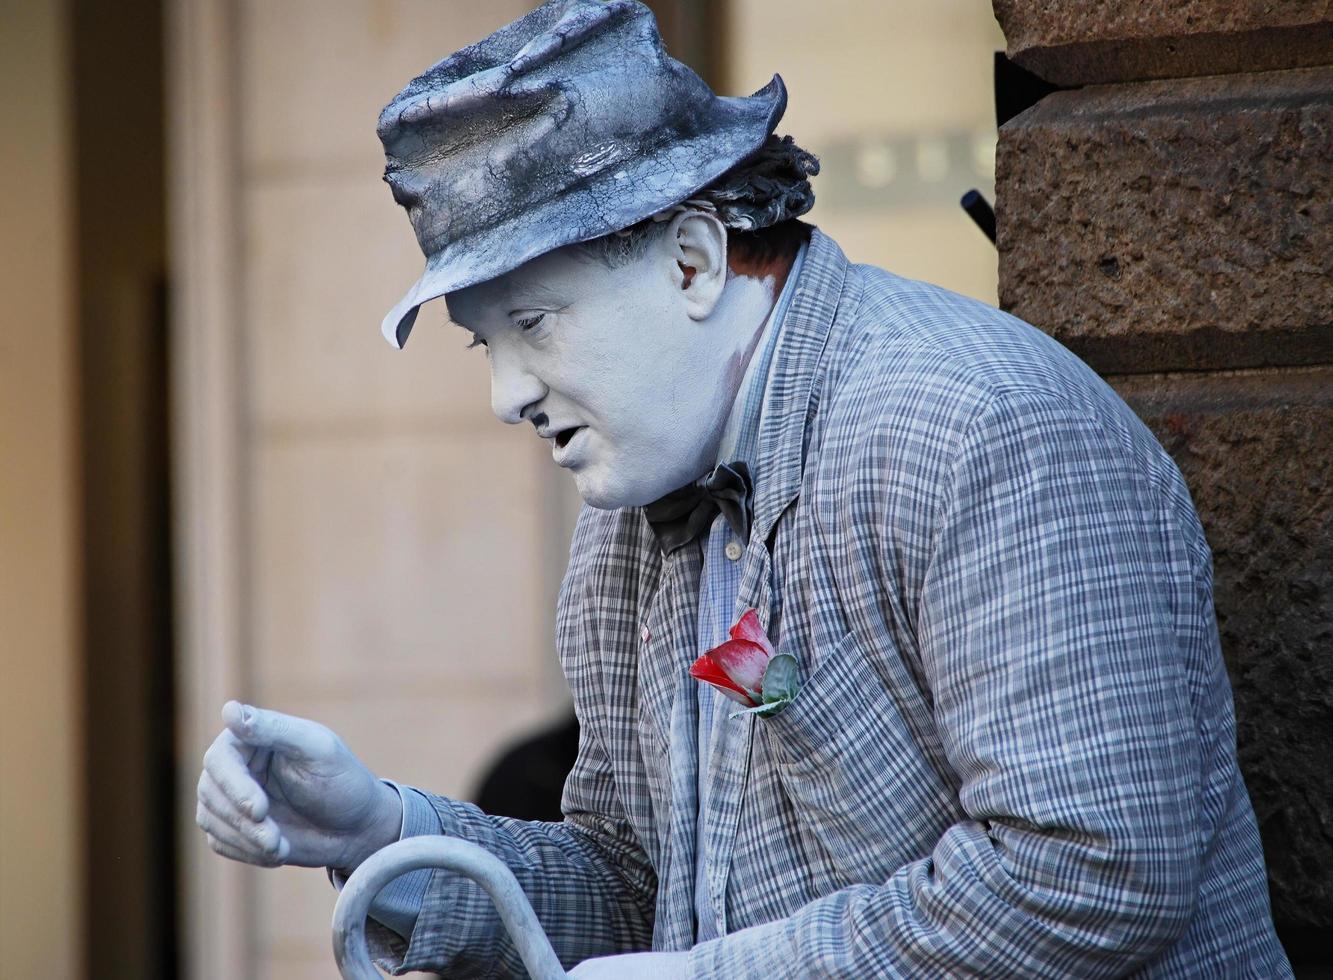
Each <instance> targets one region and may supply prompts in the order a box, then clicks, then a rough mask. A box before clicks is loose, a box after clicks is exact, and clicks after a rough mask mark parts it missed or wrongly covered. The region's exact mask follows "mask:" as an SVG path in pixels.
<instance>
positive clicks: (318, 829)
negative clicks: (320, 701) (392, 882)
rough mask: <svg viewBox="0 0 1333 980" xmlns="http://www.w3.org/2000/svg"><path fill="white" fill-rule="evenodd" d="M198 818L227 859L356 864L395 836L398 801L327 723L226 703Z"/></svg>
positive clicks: (202, 780) (207, 762)
mask: <svg viewBox="0 0 1333 980" xmlns="http://www.w3.org/2000/svg"><path fill="white" fill-rule="evenodd" d="M222 720H223V721H224V722H225V723H226V728H224V729H223V731H222V732H221V733H220V734H219V735H218V737H217V738H216V739H214V740H213V744H212V745H211V746H209V748H208V751H207V752H205V753H204V767H203V772H202V773H201V774H200V776H199V786H198V807H197V810H196V813H195V820H196V822H197V823H198V824H199V827H200V829H201V830H203V831H204V833H205V835H206V836H207V838H208V843H209V846H210V847H212V848H213V850H214V851H216V852H217V853H218V854H221V855H222V856H223V857H228V858H231V859H232V860H235V861H244V862H245V863H247V864H254V865H258V866H260V867H277V866H279V865H283V864H294V865H299V866H302V867H310V868H318V867H330V868H338V869H340V870H342V871H349V872H350V871H352V870H353V869H355V868H356V867H357V866H358V865H359V864H360V863H361V862H362V861H364V860H365V859H366V858H367V857H369V856H370V855H371V854H373V853H375V851H377V850H379V849H380V848H381V847H384V846H385V845H386V844H389V843H391V842H393V841H395V840H397V839H398V833H399V829H400V827H401V824H402V803H401V801H400V800H399V798H398V793H397V792H396V791H395V790H394V789H393V787H392V786H389V785H386V784H385V783H382V782H380V780H379V779H377V778H376V777H375V775H374V773H372V772H371V771H370V770H369V769H367V768H366V767H365V765H363V764H362V762H361V760H359V759H358V758H357V757H356V756H355V755H354V754H353V753H352V751H351V750H350V749H349V748H347V746H346V745H344V744H343V741H342V739H341V738H339V737H338V736H337V734H335V733H334V732H333V731H332V730H330V729H329V728H326V727H325V726H324V725H321V724H319V723H318V722H315V721H310V720H308V719H305V718H297V717H294V716H292V715H284V714H282V713H280V712H277V711H267V710H265V709H263V708H255V707H251V706H249V705H243V704H241V703H239V702H237V701H228V702H227V704H226V705H225V706H224V707H223V709H222Z"/></svg>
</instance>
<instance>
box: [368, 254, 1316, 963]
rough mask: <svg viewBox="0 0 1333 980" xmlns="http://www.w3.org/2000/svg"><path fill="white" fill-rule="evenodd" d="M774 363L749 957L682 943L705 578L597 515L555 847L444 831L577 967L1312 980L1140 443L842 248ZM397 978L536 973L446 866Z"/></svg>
mask: <svg viewBox="0 0 1333 980" xmlns="http://www.w3.org/2000/svg"><path fill="white" fill-rule="evenodd" d="M777 343H778V347H777V350H776V353H775V355H774V356H775V359H776V363H775V365H774V369H773V373H772V375H771V380H770V383H769V387H768V391H767V394H766V396H765V408H764V414H763V421H762V423H761V430H760V449H759V453H758V460H757V463H756V466H755V468H754V469H755V473H754V476H755V483H756V498H755V513H754V521H753V532H752V534H751V538H750V542H749V547H748V550H747V551H746V553H745V555H744V557H743V558H742V562H743V571H742V576H741V587H740V596H739V599H738V601H737V605H736V612H737V614H738V615H739V613H740V612H741V611H742V610H744V609H745V608H747V607H750V606H753V607H755V608H756V609H758V611H759V617H760V619H761V621H762V622H763V623H764V625H765V626H766V627H767V629H768V631H769V635H770V636H771V637H772V638H773V639H774V642H775V644H776V646H777V649H778V650H780V651H783V652H786V653H791V654H794V655H795V656H796V658H797V659H798V661H799V662H800V664H801V671H802V684H801V689H800V693H799V694H798V696H797V698H796V699H795V701H794V702H793V703H792V704H791V705H789V706H788V707H787V708H786V709H784V710H783V711H781V712H780V713H778V714H777V715H775V716H773V717H770V718H756V717H754V716H745V717H739V718H736V719H734V720H732V722H731V724H734V725H736V726H737V728H738V733H737V735H738V737H736V738H733V739H729V743H730V750H729V751H728V752H727V753H726V754H725V756H724V757H720V758H719V757H714V758H711V759H708V760H704V762H703V765H704V766H705V767H706V770H705V772H706V778H707V779H708V780H709V781H710V782H709V789H710V792H709V809H710V812H709V813H708V814H706V815H705V816H706V819H705V820H704V821H703V824H704V826H705V827H706V828H707V830H706V832H707V833H708V834H709V835H710V837H711V839H710V841H709V842H708V843H709V848H708V852H709V853H710V854H712V855H716V856H717V859H716V860H715V861H713V862H712V865H711V866H710V867H709V868H708V869H707V876H706V881H707V886H708V887H709V888H710V890H711V898H712V904H713V906H714V907H715V908H716V909H717V910H719V914H720V915H721V917H722V921H723V926H724V931H725V933H726V934H725V935H724V936H723V937H722V938H720V939H715V940H712V941H709V942H706V943H702V944H699V945H698V946H694V943H693V941H694V936H695V921H694V910H695V907H696V906H695V900H694V888H695V874H694V870H695V869H694V855H695V850H696V840H695V836H696V828H697V826H698V821H697V805H698V804H697V796H698V777H699V770H698V767H699V766H700V764H701V762H700V760H699V759H698V758H697V742H696V714H697V710H698V703H697V698H696V697H695V689H694V685H695V684H696V682H695V681H694V680H692V679H691V678H690V677H689V676H688V674H687V673H686V669H687V667H688V666H689V664H690V661H691V660H692V659H693V656H694V653H695V642H696V639H697V632H696V616H697V614H698V606H699V602H698V581H699V569H700V555H699V551H698V549H697V548H693V547H687V548H684V549H681V550H680V551H678V552H676V553H674V554H673V555H672V556H670V557H669V558H666V559H664V558H663V557H662V555H661V553H660V552H659V550H658V548H657V545H656V543H655V541H654V538H653V535H652V533H651V531H650V530H649V528H648V526H647V524H646V523H645V521H644V518H643V515H642V513H641V512H640V511H639V510H638V509H626V510H619V511H596V510H590V509H588V510H585V511H584V513H583V515H582V517H581V518H580V520H579V524H578V528H577V531H576V532H575V536H574V541H573V546H572V550H571V555H570V563H569V571H568V574H567V576H566V578H565V581H564V585H563V588H562V591H561V596H560V604H559V614H558V622H557V633H558V636H557V639H558V645H559V652H560V657H561V662H562V664H563V666H564V670H565V673H566V676H567V677H568V680H569V684H570V687H571V688H572V690H573V695H574V705H575V708H576V710H577V713H578V715H579V720H580V722H581V723H582V731H583V734H582V741H581V745H580V749H579V756H578V762H577V764H576V765H575V767H574V771H573V772H572V774H571V775H570V777H569V780H568V783H567V784H566V787H565V795H564V810H565V813H566V817H565V820H564V821H563V822H562V823H523V822H518V821H513V820H508V819H504V818H493V817H488V816H486V815H484V814H482V813H481V812H480V811H479V810H477V809H476V808H475V807H473V806H471V805H468V804H463V803H458V802H454V801H450V800H446V799H442V798H438V797H436V798H433V803H434V805H435V807H436V809H437V811H438V813H439V816H440V820H441V823H442V825H443V827H444V828H445V830H446V832H449V833H453V834H457V835H459V836H462V837H465V838H468V839H470V840H473V841H475V842H477V843H480V844H481V845H483V846H484V847H486V848H488V849H489V850H491V851H492V852H494V853H495V854H497V855H499V856H500V857H501V858H502V859H503V860H504V861H505V862H506V863H507V864H508V865H509V867H510V868H512V869H513V871H514V873H515V874H516V875H517V876H518V879H519V881H520V882H521V883H522V885H523V887H524V889H525V890H526V892H527V894H528V896H529V897H530V899H531V900H532V904H533V906H534V907H535V909H536V911H537V914H538V916H539V917H540V919H541V921H542V923H543V924H544V926H545V928H546V931H547V933H548V934H549V935H550V937H551V940H552V942H553V943H554V945H555V948H556V950H557V952H558V953H559V954H560V956H561V958H562V960H564V961H565V962H566V963H567V964H569V965H572V964H574V963H577V962H578V961H580V960H581V959H584V958H586V957H589V956H594V955H599V954H605V953H611V952H616V951H625V950H633V949H647V948H649V947H651V948H654V949H667V950H683V949H690V948H691V947H692V946H693V953H692V954H691V956H690V960H689V962H690V972H691V975H692V976H699V977H727V978H732V977H737V978H739V977H762V978H765V980H780V978H788V977H790V978H800V977H855V978H864V977H879V976H882V977H943V976H969V977H972V976H976V977H988V978H995V977H1078V978H1092V977H1110V976H1124V975H1134V976H1141V977H1200V976H1207V977H1221V976H1227V977H1285V976H1290V968H1289V967H1288V965H1287V961H1286V959H1285V957H1284V955H1283V952H1282V950H1281V947H1280V946H1279V945H1278V942H1277V940H1276V938H1275V936H1274V933H1273V927H1272V922H1271V918H1270V913H1269V905H1268V895H1267V888H1266V883H1265V875H1264V864H1263V856H1262V852H1261V850H1260V844H1259V837H1258V833H1257V831H1256V827H1255V820H1254V815H1253V812H1252V810H1251V806H1250V801H1249V797H1248V795H1247V794H1246V790H1245V786H1244V784H1243V782H1242V780H1241V775H1240V772H1239V770H1238V769H1237V765H1236V754H1235V732H1234V723H1233V716H1232V705H1231V694H1230V688H1229V686H1228V682H1227V676H1226V673H1225V670H1224V668H1223V663H1222V658H1221V655H1220V652H1219V648H1218V636H1217V630H1216V623H1215V618H1214V613H1213V606H1212V591H1211V589H1212V586H1211V562H1210V557H1209V552H1208V548H1207V545H1206V544H1205V542H1204V538H1203V534H1202V532H1201V529H1200V526H1199V522H1198V519H1197V518H1196V516H1195V512H1194V508H1193V506H1192V504H1191V502H1190V497H1189V494H1188V492H1187V490H1186V488H1185V486H1184V484H1183V482H1182V481H1181V477H1180V474H1179V473H1178V472H1177V470H1176V468H1175V466H1174V465H1173V464H1172V462H1171V460H1170V459H1169V458H1168V457H1167V455H1166V454H1165V453H1164V452H1163V451H1162V449H1161V447H1160V446H1159V445H1158V444H1157V442H1156V441H1155V440H1154V439H1153V437H1152V436H1151V434H1150V433H1149V432H1148V431H1147V430H1146V429H1145V428H1144V427H1143V425H1142V424H1141V423H1140V422H1139V421H1138V419H1137V418H1135V416H1134V415H1133V414H1132V413H1131V412H1130V411H1129V409H1128V408H1127V407H1126V406H1125V405H1124V404H1123V403H1122V402H1121V401H1120V400H1119V399H1118V398H1117V397H1116V396H1115V394H1114V393H1113V392H1112V391H1111V390H1110V389H1109V388H1108V387H1107V386H1106V385H1105V384H1103V383H1102V382H1101V381H1100V380H1099V379H1098V378H1097V377H1096V376H1095V375H1094V374H1093V373H1092V372H1091V371H1090V370H1089V369H1088V368H1087V367H1086V366H1084V365H1083V364H1082V363H1081V362H1079V361H1078V360H1077V359H1076V358H1074V357H1073V356H1072V355H1070V354H1069V353H1068V352H1067V351H1066V350H1065V349H1064V348H1062V347H1061V346H1060V345H1058V344H1057V343H1055V342H1054V341H1053V340H1051V339H1049V338H1048V337H1046V336H1045V335H1043V334H1042V333H1040V332H1038V331H1037V330H1034V329H1033V328H1031V327H1029V326H1027V325H1026V324H1024V323H1022V322H1020V321H1018V320H1015V319H1013V318H1012V317H1009V316H1007V315H1005V314H1003V313H1000V312H998V311H996V310H994V309H992V308H990V307H987V306H985V305H983V304H981V303H977V302H974V301H972V300H969V299H965V298H963V297H960V296H957V295H954V294H952V293H949V292H947V291H945V290H942V289H939V288H936V287H933V286H929V285H925V284H922V283H917V282H911V281H908V280H904V279H901V278H898V277H896V276H893V275H890V274H889V273H886V272H884V271H881V270H879V269H874V268H869V267H865V266H855V265H849V264H848V262H847V260H846V259H845V258H844V256H843V255H842V253H841V251H840V250H839V249H838V247H837V246H836V245H835V244H834V243H833V241H832V240H830V239H829V238H827V237H825V236H823V235H822V234H820V233H818V232H816V233H815V235H814V239H813V241H812V243H811V246H810V250H809V253H808V255H807V258H806V261H805V265H804V267H803V269H802V271H801V275H800V278H799V280H798V282H797V287H796V294H795V297H794V299H793V302H792V306H791V309H790V311H789V313H788V315H787V318H786V320H785V322H784V323H783V325H782V332H781V335H780V337H779V339H778V342H777ZM381 949H382V951H383V950H384V948H383V947H382V948H381ZM398 952H399V957H395V960H394V962H395V964H396V966H397V969H399V970H400V971H401V970H405V969H424V970H433V971H440V972H444V973H447V974H448V975H451V976H510V975H517V976H522V975H523V971H522V967H521V966H520V964H519V961H518V959H517V956H516V954H515V951H514V948H513V946H512V944H511V943H510V942H509V940H508V938H507V937H506V935H505V933H504V930H503V928H502V926H501V925H500V923H499V921H498V919H497V918H496V916H495V914H494V912H493V911H492V908H491V906H490V902H489V900H488V899H487V898H486V897H485V895H484V894H483V893H482V892H481V891H480V890H479V889H478V888H477V887H476V886H474V885H472V884H471V883H468V882H464V881H460V880H459V879H457V878H455V877H453V876H451V875H449V874H447V873H445V872H436V873H434V876H433V878H432V882H431V885H430V887H429V889H428V892H427V896H426V899H425V902H424V904H423V907H422V910H421V913H420V915H419V917H418V919H417V925H416V929H415V931H414V933H413V935H412V937H411V943H410V948H409V949H408V950H407V951H406V954H405V956H402V950H401V949H400V950H399V951H398ZM400 957H401V958H400Z"/></svg>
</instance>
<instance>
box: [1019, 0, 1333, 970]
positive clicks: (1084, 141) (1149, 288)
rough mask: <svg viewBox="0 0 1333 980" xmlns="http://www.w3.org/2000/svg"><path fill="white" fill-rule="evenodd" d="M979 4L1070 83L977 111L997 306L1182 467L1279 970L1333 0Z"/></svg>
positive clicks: (1323, 475)
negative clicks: (1016, 104)
mask: <svg viewBox="0 0 1333 980" xmlns="http://www.w3.org/2000/svg"><path fill="white" fill-rule="evenodd" d="M994 5H995V12H996V15H997V17H998V19H999V21H1000V26H1001V27H1002V28H1003V29H1004V32H1005V37H1006V38H1007V40H1008V46H1009V50H1008V54H1009V56H1010V58H1012V59H1013V60H1015V61H1016V62H1018V63H1019V64H1020V65H1022V66H1023V67H1025V68H1027V69H1028V70H1030V71H1034V72H1036V73H1037V74H1039V75H1041V76H1042V77H1044V78H1046V79H1047V80H1048V81H1051V82H1055V83H1058V84H1060V85H1064V86H1081V87H1074V88H1071V89H1070V90H1068V91H1062V92H1057V93H1055V94H1053V95H1050V96H1048V97H1047V98H1045V99H1043V100H1042V101H1041V102H1039V103H1038V104H1037V105H1036V106H1034V107H1033V108H1031V109H1029V110H1028V111H1027V112H1025V113H1023V114H1022V115H1020V116H1019V117H1017V118H1015V119H1014V120H1012V121H1011V122H1010V123H1008V124H1007V125H1005V126H1004V127H1003V128H1002V129H1001V131H1000V142H999V149H998V154H997V165H996V196H997V206H996V213H997V221H998V244H999V250H1000V302H1001V305H1002V306H1003V307H1004V308H1005V309H1007V310H1010V311H1011V312H1013V313H1015V314H1016V315H1018V316H1021V317H1023V318H1024V319H1026V320H1028V321H1029V322H1031V323H1034V324H1036V325H1037V326H1039V327H1041V328H1043V329H1044V330H1046V331H1048V332H1049V333H1051V334H1052V335H1054V336H1056V337H1057V338H1059V339H1060V340H1061V341H1062V342H1063V343H1065V344H1066V345H1067V346H1069V347H1070V348H1071V349H1072V350H1074V351H1075V352H1076V353H1077V354H1079V356H1081V357H1082V358H1083V359H1084V360H1086V361H1087V362H1088V363H1089V364H1091V365H1092V366H1093V367H1094V368H1095V369H1097V370H1098V371H1099V372H1101V373H1102V374H1103V375H1105V376H1106V377H1107V378H1108V380H1109V381H1110V382H1111V383H1112V385H1114V386H1115V387H1116V389H1117V390H1118V391H1119V392H1120V393H1121V394H1122V395H1123V396H1124V398H1125V399H1126V400H1127V401H1128V402H1129V404H1130V405H1132V406H1133V407H1134V408H1135V410H1136V411H1138V412H1139V414H1140V415H1141V416H1142V417H1143V418H1144V420H1145V421H1146V422H1147V423H1148V424H1149V426H1151V427H1152V429H1153V431H1154V432H1156V433H1157V436H1158V438H1159V439H1161V441H1162V444H1163V445H1164V446H1165V447H1166V448H1167V450H1168V451H1169V452H1170V453H1171V454H1172V456H1173V457H1174V458H1175V460H1176V462H1177V463H1178V464H1179V466H1180V468H1181V470H1182V472H1183V473H1184V475H1185V478H1186V480H1187V481H1188V483H1189V485H1190V489H1191V491H1192V493H1193V494H1194V499H1195V503H1196V505H1197V507H1198V509H1199V514H1200V517H1201V518H1202V520H1203V523H1204V527H1205V528H1206V530H1207V533H1208V538H1209V542H1210V543H1211V545H1212V548H1213V557H1214V566H1215V576H1216V583H1215V598H1216V605H1217V613H1218V623H1219V628H1220V630H1221V636H1222V646H1223V651H1224V653H1225V656H1226V660H1227V666H1228V668H1229V670H1230V672H1231V679H1232V684H1233V687H1234V690H1235V697H1236V715H1237V722H1238V741H1239V753H1240V759H1241V765H1242V767H1243V768H1244V770H1245V776H1246V780H1247V783H1248V786H1249V789H1250V794H1251V796H1252V798H1253V800H1254V805H1255V811H1256V813H1257V815H1258V818H1259V823H1260V831H1261V833H1262V835H1263V838H1264V846H1265V850H1266V853H1267V858H1268V867H1269V879H1270V885H1271V894H1272V899H1273V914H1274V919H1275V921H1276V922H1277V924H1278V930H1279V933H1280V934H1281V935H1282V938H1283V941H1284V942H1285V943H1286V944H1287V946H1288V950H1289V952H1290V953H1291V954H1292V959H1293V962H1294V963H1295V964H1296V965H1297V972H1298V974H1300V973H1301V972H1302V966H1304V968H1305V969H1306V970H1309V969H1310V967H1313V966H1314V965H1315V964H1320V963H1323V964H1327V963H1330V962H1333V952H1330V951H1329V949H1328V946H1327V943H1326V942H1324V941H1322V940H1321V939H1320V937H1321V935H1327V931H1328V930H1330V929H1333V598H1331V596H1333V436H1331V434H1333V67H1331V66H1333V11H1331V10H1330V5H1329V4H1328V3H1327V2H1314V0H1287V2H1279V3H1273V2H1263V3H1260V2H1257V0H1253V2H1251V0H1244V2H1235V0H1188V2H1182V3H1179V4H1175V5H1172V6H1171V7H1170V9H1167V8H1165V7H1163V6H1162V5H1160V4H1150V3H1148V2H1146V0H1137V2H1136V0H1125V2H1123V3H1120V4H1113V5H1108V4H1104V3H1097V2H1093V0H1061V2H1060V3H1054V2H1052V0H995V4H994ZM1308 975H1312V976H1313V975H1316V974H1314V973H1309V974H1308Z"/></svg>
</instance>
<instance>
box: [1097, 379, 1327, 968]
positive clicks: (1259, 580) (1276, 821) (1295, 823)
mask: <svg viewBox="0 0 1333 980" xmlns="http://www.w3.org/2000/svg"><path fill="white" fill-rule="evenodd" d="M1113 383H1114V384H1115V386H1116V388H1117V389H1118V390H1119V391H1120V394H1121V395H1122V397H1124V398H1125V400H1126V401H1128V402H1129V404H1130V405H1131V406H1132V407H1133V408H1134V409H1135V411H1137V412H1138V413H1139V415H1140V417H1141V418H1143V419H1144V421H1145V422H1147V423H1148V425H1149V426H1150V427H1151V428H1152V429H1153V431H1154V432H1155V433H1156V434H1157V437H1158V438H1159V439H1160V440H1161V442H1162V444H1163V445H1164V446H1165V447H1166V449H1167V451H1168V452H1170V453H1171V455H1172V457H1174V459H1175V461H1176V463H1177V465H1178V466H1179V467H1180V469H1181V472H1182V473H1183V474H1184V476H1185V480H1186V481H1187V483H1188V484H1189V487H1190V491H1191V493H1192V494H1193V496H1194V502H1195V506H1196V507H1197V509H1198V511H1199V517H1200V519H1201V520H1202V522H1203V525H1204V530H1205V532H1206V533H1207V536H1208V541H1209V544H1210V545H1211V546H1212V549H1213V564H1214V569H1215V573H1214V598H1215V603H1216V607H1217V618H1218V624H1219V628H1220V631H1221V637H1222V648H1223V652H1224V654H1225V656H1226V661H1227V667H1228V669H1229V671H1230V674H1231V682H1232V687H1233V689H1234V691H1235V699H1236V718H1237V726H1238V738H1237V741H1238V744H1239V753H1240V761H1241V767H1242V768H1243V769H1244V772H1245V778H1246V782H1247V784H1248V786H1249V790H1250V796H1251V798H1252V799H1253V801H1254V808H1255V812H1256V814H1257V815H1258V818H1259V828H1260V832H1261V834H1262V835H1263V840H1264V850H1265V853H1266V856H1267V860H1268V874H1269V881H1270V886H1271V893H1272V898H1273V915H1274V920H1275V921H1276V922H1277V924H1278V926H1279V931H1280V932H1282V933H1283V934H1284V937H1286V936H1291V935H1299V934H1302V933H1303V932H1304V933H1308V934H1316V933H1317V932H1318V931H1319V930H1324V933H1323V934H1324V935H1325V936H1327V930H1329V929H1333V875H1330V874H1329V869H1330V868H1333V601H1331V600H1330V597H1333V368H1318V369H1311V370H1300V371H1255V372H1243V373H1239V374H1234V375H1212V376H1202V377H1201V376H1196V377H1188V376H1184V377H1182V376H1168V377H1158V378H1152V377H1146V376H1139V377H1134V378H1128V379H1113ZM1288 941H1290V940H1288ZM1326 952H1327V948H1326V947H1325V953H1326Z"/></svg>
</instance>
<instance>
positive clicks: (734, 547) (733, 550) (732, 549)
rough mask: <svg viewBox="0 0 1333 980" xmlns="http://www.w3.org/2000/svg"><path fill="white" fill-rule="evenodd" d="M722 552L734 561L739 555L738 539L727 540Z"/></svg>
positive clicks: (739, 545)
mask: <svg viewBox="0 0 1333 980" xmlns="http://www.w3.org/2000/svg"><path fill="white" fill-rule="evenodd" d="M722 553H723V554H725V555H726V556H727V557H728V558H730V559H731V560H732V561H735V560H736V559H738V558H739V557H740V556H741V544H740V542H739V541H728V542H727V546H726V547H725V548H723V549H722Z"/></svg>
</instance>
